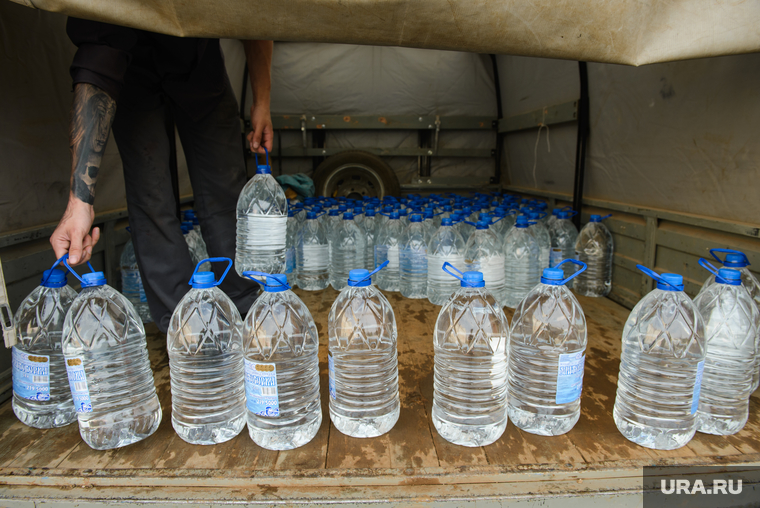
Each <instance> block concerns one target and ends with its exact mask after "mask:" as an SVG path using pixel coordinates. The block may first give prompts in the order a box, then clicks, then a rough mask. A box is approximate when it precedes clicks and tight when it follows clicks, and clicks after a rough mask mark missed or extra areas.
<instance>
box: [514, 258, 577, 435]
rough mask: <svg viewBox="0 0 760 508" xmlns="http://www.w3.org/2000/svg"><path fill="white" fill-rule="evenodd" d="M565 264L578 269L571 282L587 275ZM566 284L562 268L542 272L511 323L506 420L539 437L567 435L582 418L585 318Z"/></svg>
mask: <svg viewBox="0 0 760 508" xmlns="http://www.w3.org/2000/svg"><path fill="white" fill-rule="evenodd" d="M567 262H571V263H576V264H578V265H580V266H581V267H582V268H581V269H580V270H579V271H577V272H575V273H574V274H573V275H571V277H575V276H577V275H578V274H579V273H581V272H582V271H583V270H585V269H586V267H585V265H583V263H581V262H579V261H576V260H573V259H568V260H565V261H563V263H567ZM561 264H562V263H560V265H561ZM566 283H567V279H565V275H564V272H563V271H562V269H561V266H556V267H554V268H544V270H543V275H542V277H541V282H540V283H539V284H538V285H537V286H536V287H535V288H533V290H531V292H530V293H528V295H527V296H526V297H525V298H524V299H523V300H522V301H521V302H520V304H519V305H518V306H517V309H516V310H515V314H514V316H513V318H512V336H511V338H510V342H509V419H510V420H512V423H513V424H515V425H516V426H517V427H519V428H520V429H522V430H524V431H526V432H530V433H531V434H538V435H541V436H559V435H560V434H564V433H566V432H568V431H569V430H570V429H572V428H573V427H574V426H575V424H576V423H577V422H578V418H579V417H580V415H581V390H582V388H583V365H584V362H585V360H586V344H587V337H586V318H585V316H584V315H583V309H581V306H580V304H579V303H578V300H576V299H575V296H573V294H572V293H571V292H570V290H569V289H567V286H566V285H565V284H566Z"/></svg>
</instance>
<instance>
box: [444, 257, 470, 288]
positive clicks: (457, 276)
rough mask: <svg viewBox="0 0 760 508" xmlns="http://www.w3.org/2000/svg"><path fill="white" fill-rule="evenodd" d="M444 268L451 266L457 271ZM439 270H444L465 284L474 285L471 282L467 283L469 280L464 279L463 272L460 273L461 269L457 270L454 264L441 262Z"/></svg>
mask: <svg viewBox="0 0 760 508" xmlns="http://www.w3.org/2000/svg"><path fill="white" fill-rule="evenodd" d="M446 268H453V269H454V271H455V272H457V273H454V272H452V271H449V270H447V269H446ZM441 270H443V271H444V272H446V273H448V274H449V275H451V276H452V277H454V278H456V279H459V280H460V281H461V282H463V283H464V284H466V285H467V286H470V287H474V286H473V285H472V284H471V283H469V282H467V281H465V280H464V273H462V272H461V271H459V270H458V269H457V267H456V266H454V265H452V264H451V263H449V262H448V261H446V262H444V263H443V266H441ZM457 274H459V275H457Z"/></svg>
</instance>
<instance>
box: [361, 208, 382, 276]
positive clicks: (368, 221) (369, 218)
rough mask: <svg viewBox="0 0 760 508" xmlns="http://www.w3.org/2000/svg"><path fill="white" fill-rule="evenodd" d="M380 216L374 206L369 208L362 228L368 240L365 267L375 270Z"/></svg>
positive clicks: (365, 213)
mask: <svg viewBox="0 0 760 508" xmlns="http://www.w3.org/2000/svg"><path fill="white" fill-rule="evenodd" d="M377 224H378V216H377V214H376V213H375V210H374V209H373V208H367V211H366V212H364V220H363V221H362V224H361V229H362V230H363V231H364V238H365V240H366V242H367V245H366V249H365V251H364V252H365V256H364V268H366V269H367V270H373V269H374V268H375V239H376V238H377V230H378V228H377Z"/></svg>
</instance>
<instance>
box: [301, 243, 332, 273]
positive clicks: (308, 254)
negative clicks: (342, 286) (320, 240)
mask: <svg viewBox="0 0 760 508" xmlns="http://www.w3.org/2000/svg"><path fill="white" fill-rule="evenodd" d="M329 255H330V253H329V252H328V250H327V245H318V244H315V245H304V246H303V269H304V271H307V270H308V271H310V272H312V271H313V272H318V271H323V270H327V259H328V257H329Z"/></svg>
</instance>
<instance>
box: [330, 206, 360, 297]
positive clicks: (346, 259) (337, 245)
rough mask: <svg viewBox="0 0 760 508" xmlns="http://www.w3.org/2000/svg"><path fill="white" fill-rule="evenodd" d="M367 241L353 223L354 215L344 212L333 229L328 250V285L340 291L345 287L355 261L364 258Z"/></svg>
mask: <svg viewBox="0 0 760 508" xmlns="http://www.w3.org/2000/svg"><path fill="white" fill-rule="evenodd" d="M366 249H367V239H366V237H365V234H364V231H362V230H361V229H360V228H359V226H357V225H356V222H354V214H353V213H351V212H345V213H344V214H343V220H342V221H341V223H340V225H339V226H337V227H336V229H335V236H334V237H333V244H332V249H330V285H331V286H332V287H333V289H337V290H338V291H340V290H341V289H343V288H344V287H346V280H348V272H349V271H350V268H349V267H351V266H354V264H355V263H356V261H357V260H364V258H365V256H366Z"/></svg>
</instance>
